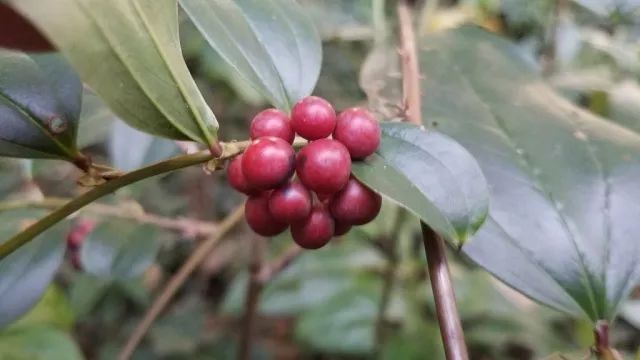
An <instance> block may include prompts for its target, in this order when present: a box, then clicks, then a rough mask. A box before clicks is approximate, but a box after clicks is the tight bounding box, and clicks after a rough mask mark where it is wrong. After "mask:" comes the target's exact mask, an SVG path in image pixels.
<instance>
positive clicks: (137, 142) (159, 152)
mask: <svg viewBox="0 0 640 360" xmlns="http://www.w3.org/2000/svg"><path fill="white" fill-rule="evenodd" d="M111 130H112V131H111V137H110V138H109V155H110V157H111V163H112V164H113V166H115V167H116V168H118V169H122V170H128V171H129V170H135V169H137V168H139V167H141V166H143V165H145V164H151V163H155V162H158V161H161V160H164V159H167V158H169V157H171V156H173V155H176V154H177V153H178V147H177V146H176V144H175V142H173V141H171V140H167V139H162V138H157V137H153V136H151V135H149V134H145V133H143V132H140V131H138V130H136V129H134V128H132V127H130V126H128V125H127V124H125V123H123V122H121V121H116V122H115V123H114V124H113V127H112V129H111Z"/></svg>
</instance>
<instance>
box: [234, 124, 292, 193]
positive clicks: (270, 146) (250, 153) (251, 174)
mask: <svg viewBox="0 0 640 360" xmlns="http://www.w3.org/2000/svg"><path fill="white" fill-rule="evenodd" d="M295 157H296V154H295V152H294V150H293V147H291V144H289V143H287V142H286V141H284V140H282V139H280V138H277V137H273V136H266V137H262V138H260V139H258V140H254V141H253V142H252V143H251V145H249V147H247V149H246V150H245V152H244V156H243V157H242V172H243V173H244V176H245V178H246V180H247V183H248V184H249V185H250V187H252V188H254V189H256V190H269V189H273V188H275V187H277V186H279V185H281V184H284V183H285V182H286V181H287V180H288V179H289V178H290V177H291V175H292V174H293V166H294V161H295Z"/></svg>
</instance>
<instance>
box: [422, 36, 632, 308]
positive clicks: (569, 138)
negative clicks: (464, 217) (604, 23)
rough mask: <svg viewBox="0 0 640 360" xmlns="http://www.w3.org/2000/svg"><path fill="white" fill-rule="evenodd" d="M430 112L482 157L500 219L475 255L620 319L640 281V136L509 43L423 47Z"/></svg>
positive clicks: (548, 293) (546, 299)
mask: <svg viewBox="0 0 640 360" xmlns="http://www.w3.org/2000/svg"><path fill="white" fill-rule="evenodd" d="M422 44H423V45H422V46H421V47H420V48H421V49H422V50H421V53H420V55H421V69H422V71H423V72H424V74H425V78H424V80H423V81H422V85H423V87H424V94H425V95H424V98H423V114H424V118H425V121H428V123H429V124H431V123H432V122H435V123H437V124H438V129H439V130H440V131H442V132H444V133H446V134H448V135H450V136H451V137H453V138H454V139H456V140H458V141H459V142H460V143H461V144H463V145H464V146H465V147H466V148H467V149H469V151H470V152H471V153H472V154H473V155H474V156H475V157H476V159H477V160H478V162H479V163H480V166H481V167H482V170H483V172H484V174H485V176H486V177H487V181H488V183H489V188H490V191H491V209H490V215H489V219H488V220H487V223H486V224H485V226H483V227H482V228H481V230H480V231H479V232H478V234H477V236H476V239H475V240H474V241H473V242H471V243H469V244H468V246H466V247H465V248H464V250H465V252H466V253H467V254H468V255H469V256H470V257H471V258H472V259H473V260H474V261H476V262H477V263H478V264H480V265H481V266H483V267H485V268H486V269H488V270H489V271H491V272H492V273H494V274H495V275H496V276H497V277H499V278H500V279H502V280H504V281H505V282H506V283H508V284H510V285H511V286H513V287H515V288H516V289H518V290H519V291H521V292H523V293H524V294H526V295H528V296H530V297H532V298H534V299H537V300H538V301H541V302H543V303H545V304H548V305H550V306H552V307H555V308H557V309H560V310H563V311H565V312H568V313H572V314H585V315H586V316H588V317H589V318H590V319H591V320H593V321H595V320H597V319H609V320H611V319H612V318H613V317H614V315H615V313H616V310H617V308H618V306H619V304H620V303H621V302H622V300H623V299H624V298H625V297H626V296H627V295H628V294H629V292H630V291H631V289H632V288H633V287H634V286H635V285H637V283H638V280H640V262H638V261H637V259H638V258H640V243H639V242H638V241H636V239H635V237H636V234H638V233H640V222H638V218H639V217H640V188H639V187H638V186H637V182H638V179H639V178H640V135H638V134H637V133H634V132H632V131H630V130H628V129H626V128H623V127H621V126H618V125H616V124H613V123H611V122H609V121H607V120H605V119H602V118H599V117H597V116H594V115H592V114H590V113H588V112H586V111H583V110H581V109H580V108H578V107H576V106H575V105H573V104H571V103H570V102H568V101H567V100H565V99H564V98H562V97H561V96H560V95H558V94H557V93H555V92H554V91H553V90H551V88H550V87H549V86H547V85H546V84H545V83H544V82H543V81H542V80H541V79H540V78H539V77H538V76H537V75H536V74H533V73H532V71H531V70H530V68H529V66H528V65H527V64H526V63H525V62H524V61H523V60H522V58H521V57H520V55H519V53H518V51H517V50H516V48H515V47H514V46H512V45H511V44H509V43H508V42H507V41H505V40H503V39H500V38H499V37H497V36H495V35H491V34H489V33H486V32H484V31H482V30H479V29H477V28H473V27H464V28H461V29H459V30H456V31H452V32H448V33H443V34H438V35H434V36H429V37H427V38H425V39H424V40H423V41H422Z"/></svg>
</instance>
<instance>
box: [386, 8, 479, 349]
mask: <svg viewBox="0 0 640 360" xmlns="http://www.w3.org/2000/svg"><path fill="white" fill-rule="evenodd" d="M412 4H413V2H410V1H409V0H400V1H399V3H398V21H399V23H400V44H401V51H400V55H401V57H402V80H403V94H404V99H405V102H406V103H405V107H406V115H407V120H409V121H410V122H412V123H414V124H416V125H421V124H422V109H421V99H420V98H421V96H422V94H421V93H420V69H419V66H418V54H417V51H416V42H415V33H414V31H413V22H412V16H411V9H412ZM420 224H421V226H422V237H423V241H424V248H425V251H426V253H427V263H428V267H429V276H430V278H431V288H432V289H433V296H434V298H435V302H436V312H437V314H438V325H439V326H440V335H441V336H442V341H443V343H444V348H445V354H446V356H447V359H448V360H467V359H468V358H469V355H468V354H467V347H466V344H465V341H464V333H463V332H462V325H461V323H460V316H459V315H458V309H457V307H456V298H455V294H454V291H453V283H452V281H451V274H449V267H448V264H447V257H446V252H445V247H444V241H443V240H442V238H441V237H440V236H439V235H438V234H437V233H436V232H435V231H433V229H431V228H430V227H429V225H427V224H425V223H424V222H421V223H420Z"/></svg>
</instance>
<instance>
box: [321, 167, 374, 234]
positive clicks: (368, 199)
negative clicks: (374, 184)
mask: <svg viewBox="0 0 640 360" xmlns="http://www.w3.org/2000/svg"><path fill="white" fill-rule="evenodd" d="M381 206H382V197H381V196H380V195H378V194H376V193H375V192H373V191H372V190H371V189H369V188H368V187H366V186H364V185H363V184H362V183H361V182H359V181H358V180H356V179H355V178H353V177H352V178H351V179H349V182H348V183H347V186H345V187H344V189H342V190H341V191H340V192H339V193H337V194H336V195H335V196H334V197H333V199H331V204H330V205H329V207H330V209H331V215H333V217H334V218H335V219H336V220H337V221H340V222H345V223H349V224H353V225H363V224H366V223H368V222H370V221H371V220H373V219H375V218H376V216H377V215H378V213H379V212H380V207H381Z"/></svg>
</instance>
